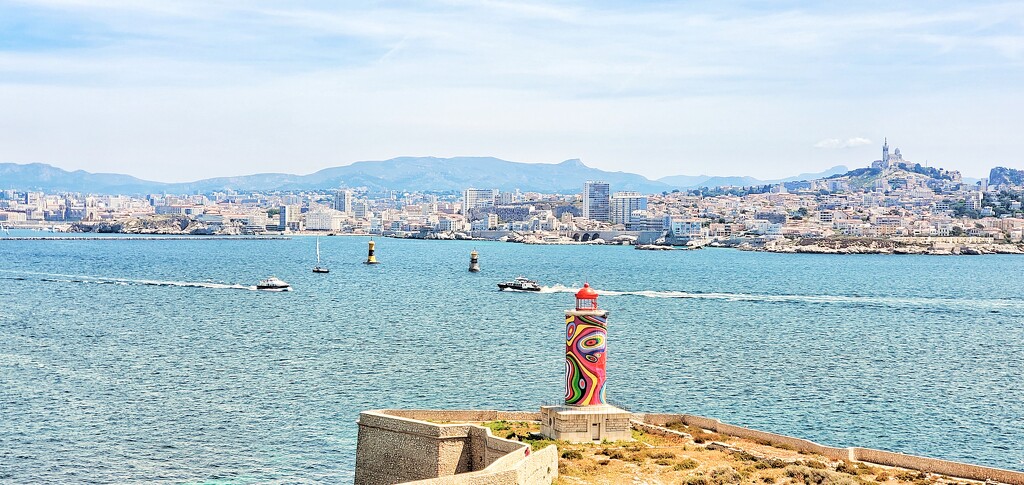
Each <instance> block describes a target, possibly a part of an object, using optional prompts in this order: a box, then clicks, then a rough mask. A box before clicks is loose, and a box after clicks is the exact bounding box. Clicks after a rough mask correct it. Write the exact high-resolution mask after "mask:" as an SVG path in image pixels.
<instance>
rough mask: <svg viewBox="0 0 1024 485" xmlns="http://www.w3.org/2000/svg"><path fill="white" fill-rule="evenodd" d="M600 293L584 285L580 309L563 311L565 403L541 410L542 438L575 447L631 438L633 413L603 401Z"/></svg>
mask: <svg viewBox="0 0 1024 485" xmlns="http://www.w3.org/2000/svg"><path fill="white" fill-rule="evenodd" d="M597 296H598V295H597V291H595V290H594V289H593V288H591V287H590V284H589V283H585V284H584V285H583V288H581V289H580V291H578V292H576V308H575V309H573V310H567V311H566V312H565V404H564V405H562V406H542V407H541V409H540V412H541V434H543V435H544V436H547V437H548V438H551V439H555V440H565V441H572V442H577V443H588V442H593V441H604V440H608V441H619V440H629V439H632V435H631V433H630V425H629V417H630V413H629V412H628V411H624V410H622V409H619V408H617V407H615V406H610V405H608V403H607V401H606V399H605V391H606V388H607V374H606V372H605V364H606V362H607V359H608V311H607V310H602V309H600V308H598V306H597Z"/></svg>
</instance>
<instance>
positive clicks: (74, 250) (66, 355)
mask: <svg viewBox="0 0 1024 485" xmlns="http://www.w3.org/2000/svg"><path fill="white" fill-rule="evenodd" d="M36 234H38V233H36ZM366 241H367V240H366V238H355V237H329V238H321V244H322V249H323V253H324V256H325V263H326V265H327V266H329V267H330V268H331V273H330V274H329V275H315V274H313V273H311V272H310V269H311V267H312V266H313V263H314V245H315V241H314V239H313V238H309V237H298V238H294V239H291V240H276V241H274V240H263V241H238V240H236V241H227V240H205V241H170V240H168V241H127V240H122V241H116V240H115V241H84V240H83V241H0V481H7V482H16V483H23V482H48V483H80V482H96V483H107V482H125V481H152V482H186V483H255V482H263V481H272V480H282V481H348V480H351V477H352V475H353V469H354V467H355V446H356V425H355V420H356V418H357V416H358V413H359V411H361V410H366V409H374V408H384V407H403V408H476V409H514V410H530V409H537V408H538V406H540V405H541V404H545V403H547V404H553V403H557V402H559V401H560V399H561V397H562V392H563V382H562V373H563V369H564V367H563V362H562V352H563V345H564V343H563V342H564V341H563V340H562V339H563V329H564V317H563V311H564V310H566V309H568V308H570V307H571V306H572V305H573V303H574V299H573V296H572V294H571V291H572V290H571V288H572V287H577V286H578V285H580V284H582V283H583V282H584V281H588V280H589V281H590V283H591V284H592V285H594V286H595V287H596V288H598V289H600V290H607V291H608V292H609V293H606V294H605V296H602V297H601V298H600V301H599V302H600V304H601V306H602V307H604V308H607V309H609V310H610V311H611V317H610V319H609V327H610V330H609V361H608V374H609V385H608V397H609V399H610V400H612V401H613V402H614V403H616V404H618V405H620V406H623V407H625V408H627V409H630V410H634V411H650V412H655V411H663V412H686V413H693V414H701V415H705V416H712V417H717V418H719V419H722V420H723V421H726V422H729V423H733V424H739V425H745V426H750V427H755V428H760V429H765V430H770V431H775V432H781V433H786V434H791V435H795V436H800V437H805V438H809V439H812V440H815V441H818V442H821V443H824V444H829V445H836V446H854V445H857V446H869V447H876V448H882V449H886V450H893V451H900V452H906V453H915V454H923V455H928V456H934V457H941V458H947V459H954V460H963V461H969V462H975V463H980V464H985V465H991V466H997V467H1003V468H1010V469H1014V470H1024V257H1019V256H985V257H922V256H829V255H788V254H763V253H745V252H739V251H734V250H725V249H721V250H716V249H708V250H703V251H688V252H684V251H673V252H657V251H635V250H633V249H631V248H628V247H582V246H525V245H517V244H508V243H483V242H474V243H470V242H449V241H406V240H394V239H378V240H377V242H378V244H377V254H378V258H379V259H380V260H381V261H382V264H380V265H378V266H365V265H363V264H360V262H361V261H362V259H364V258H365V249H366ZM472 249H477V250H478V251H480V262H481V266H482V267H483V272H481V273H478V274H471V273H468V272H467V271H466V268H467V266H468V263H469V252H470V251H471V250H472ZM270 274H274V275H277V276H278V277H280V278H282V279H284V280H285V281H288V282H289V283H291V284H292V285H293V286H294V287H295V291H292V292H288V293H266V292H258V291H252V290H250V289H247V288H248V287H249V286H251V285H254V284H255V283H256V281H257V280H259V279H260V278H263V277H266V276H268V275H270ZM517 275H526V276H529V277H532V278H535V279H537V280H539V281H540V282H541V284H543V285H545V286H546V287H547V288H546V290H545V291H544V292H542V293H539V294H530V293H506V292H499V291H497V290H496V287H495V284H496V283H497V282H499V281H502V280H505V279H510V278H512V277H515V276H517Z"/></svg>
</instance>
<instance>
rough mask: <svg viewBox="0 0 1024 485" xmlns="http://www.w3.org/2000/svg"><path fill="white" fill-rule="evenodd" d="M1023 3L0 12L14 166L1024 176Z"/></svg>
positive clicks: (213, 172) (353, 5)
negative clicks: (460, 164)
mask: <svg viewBox="0 0 1024 485" xmlns="http://www.w3.org/2000/svg"><path fill="white" fill-rule="evenodd" d="M1022 128H1024V2H1020V1H1019V0H1018V1H991V2H990V1H970V2H966V1H965V2H950V1H942V0H935V1H920V2H899V1H885V2H871V1H858V2H804V1H785V0H783V1H776V2H768V1H749V2H721V1H690V2H668V1H612V0H595V1H586V2H583V1H581V2H575V1H559V2H544V3H542V2H533V1H530V0H525V1H513V0H508V1H506V0H475V1H474V0H441V1H429V0H426V1H416V2H413V1H394V2H389V1H352V2H336V1H324V2H321V1H302V0H298V1H291V2H266V1H260V0H252V1H244V2H242V1H237V0H202V1H193V0H179V1H175V2H167V1H148V0H132V1H129V0H25V1H19V0H0V162H15V163H30V162H42V163H49V164H51V165H54V166H58V167H61V168H64V169H68V170H77V169H83V170H88V171H92V172H117V173H127V174H130V175H134V176H137V177H141V178H144V179H149V180H158V181H167V182H178V181H188V180H195V179H199V178H207V177H214V176H228V175H241V174H251V173H259V172H287V173H299V174H306V173H311V172H314V171H316V170H319V169H322V168H326V167H331V166H337V165H347V164H349V163H352V162H354V161H358V160H384V159H388V158H392V157H397V156H438V157H449V156H495V157H498V158H503V159H506V160H512V161H519V162H531V163H557V162H560V161H562V160H566V159H571V158H580V159H582V160H583V162H584V163H586V164H587V165H588V166H592V167H596V168H600V169H603V170H612V171H628V172H634V173H639V174H642V175H645V176H647V177H649V178H652V179H654V178H658V177H663V176H667V175H700V174H708V175H749V176H754V177H758V178H763V179H770V178H781V177H786V176H790V175H795V174H797V173H801V172H812V171H820V170H824V169H826V168H829V167H831V166H834V165H838V164H843V165H847V166H850V167H859V166H865V165H867V164H869V163H870V162H871V161H872V160H876V159H878V158H880V156H881V145H882V142H883V140H884V139H885V138H888V140H889V144H890V146H891V147H899V148H900V149H901V151H902V153H903V157H904V158H905V159H907V160H910V161H912V162H920V163H928V164H929V165H930V166H938V167H943V168H948V169H955V170H960V171H961V172H963V174H964V175H965V176H970V177H983V176H986V175H987V173H988V170H989V169H990V168H991V167H993V166H996V165H1001V166H1009V167H1015V168H1024V134H1022Z"/></svg>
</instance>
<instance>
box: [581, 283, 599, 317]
mask: <svg viewBox="0 0 1024 485" xmlns="http://www.w3.org/2000/svg"><path fill="white" fill-rule="evenodd" d="M576 310H597V292H596V291H594V289H593V288H591V287H590V283H583V288H580V291H577V292H576Z"/></svg>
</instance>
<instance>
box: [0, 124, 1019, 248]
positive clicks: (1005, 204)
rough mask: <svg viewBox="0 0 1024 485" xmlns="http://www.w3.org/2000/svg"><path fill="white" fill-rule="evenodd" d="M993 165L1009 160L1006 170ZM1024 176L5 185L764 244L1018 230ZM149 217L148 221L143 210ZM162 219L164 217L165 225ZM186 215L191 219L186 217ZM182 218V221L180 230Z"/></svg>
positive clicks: (195, 210) (98, 201) (323, 226)
mask: <svg viewBox="0 0 1024 485" xmlns="http://www.w3.org/2000/svg"><path fill="white" fill-rule="evenodd" d="M994 173H1000V174H1001V173H1002V172H999V171H998V170H997V171H995V172H994ZM1021 184H1022V181H1021V180H1020V179H1019V177H1018V178H1014V177H1010V176H1002V175H1000V177H999V178H998V180H995V183H990V181H989V180H987V179H985V180H982V181H981V182H979V183H975V184H967V183H964V182H963V180H962V178H961V176H960V174H959V173H958V172H955V171H946V170H942V169H937V168H932V167H927V166H922V165H920V164H916V163H911V162H909V161H907V160H905V159H904V158H903V155H902V153H901V152H900V150H899V149H895V150H894V151H893V152H892V153H890V151H889V144H888V140H886V142H885V143H884V144H883V146H882V153H881V158H880V159H879V160H875V161H874V162H872V163H871V164H870V166H869V167H867V168H862V169H856V170H853V171H851V172H849V173H848V174H846V175H843V176H832V177H829V178H826V179H819V180H809V181H800V182H787V183H785V184H775V185H771V186H755V187H719V188H714V189H701V190H689V191H679V190H675V191H672V192H663V193H660V194H641V193H639V192H633V191H621V190H620V191H615V192H612V189H614V188H615V187H612V186H611V185H610V184H609V183H607V182H602V181H587V182H586V183H584V184H583V186H582V187H581V189H582V190H581V192H580V193H577V194H542V193H536V192H521V191H519V190H512V191H500V190H498V189H493V188H490V189H478V188H466V189H464V190H463V191H462V192H461V193H453V192H438V193H400V192H395V191H371V190H369V189H367V188H365V187H344V188H339V189H335V190H322V191H300V192H274V193H259V192H252V193H236V192H215V193H209V194H189V195H185V194H146V195H127V194H121V195H96V194H81V193H43V192H37V191H23V190H18V188H16V187H9V188H6V190H0V225H2V227H3V228H10V227H27V228H44V229H51V230H86V231H112V232H113V231H117V232H139V231H157V232H159V231H166V232H176V231H187V232H190V233H196V234H266V233H299V232H309V233H322V234H348V233H350V234H381V235H394V236H399V237H424V238H469V237H473V238H488V239H501V240H512V241H521V242H538V243H573V242H593V241H595V240H596V241H598V242H606V243H624V244H630V243H649V242H657V241H668V242H669V243H676V242H686V241H691V240H704V241H734V242H735V241H737V240H742V241H747V242H753V243H764V242H766V241H771V240H773V239H779V238H829V237H862V238H930V237H972V238H987V239H989V240H992V241H1005V242H1019V241H1021V240H1022V236H1024V212H1022V208H1021V205H1022V203H1024V195H1022V194H1024V187H1022V185H1021ZM138 221H145V223H142V222H138ZM161 221H175V222H173V223H170V222H166V223H165V225H161ZM182 221H187V223H184V224H182ZM183 228H184V229H183Z"/></svg>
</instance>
